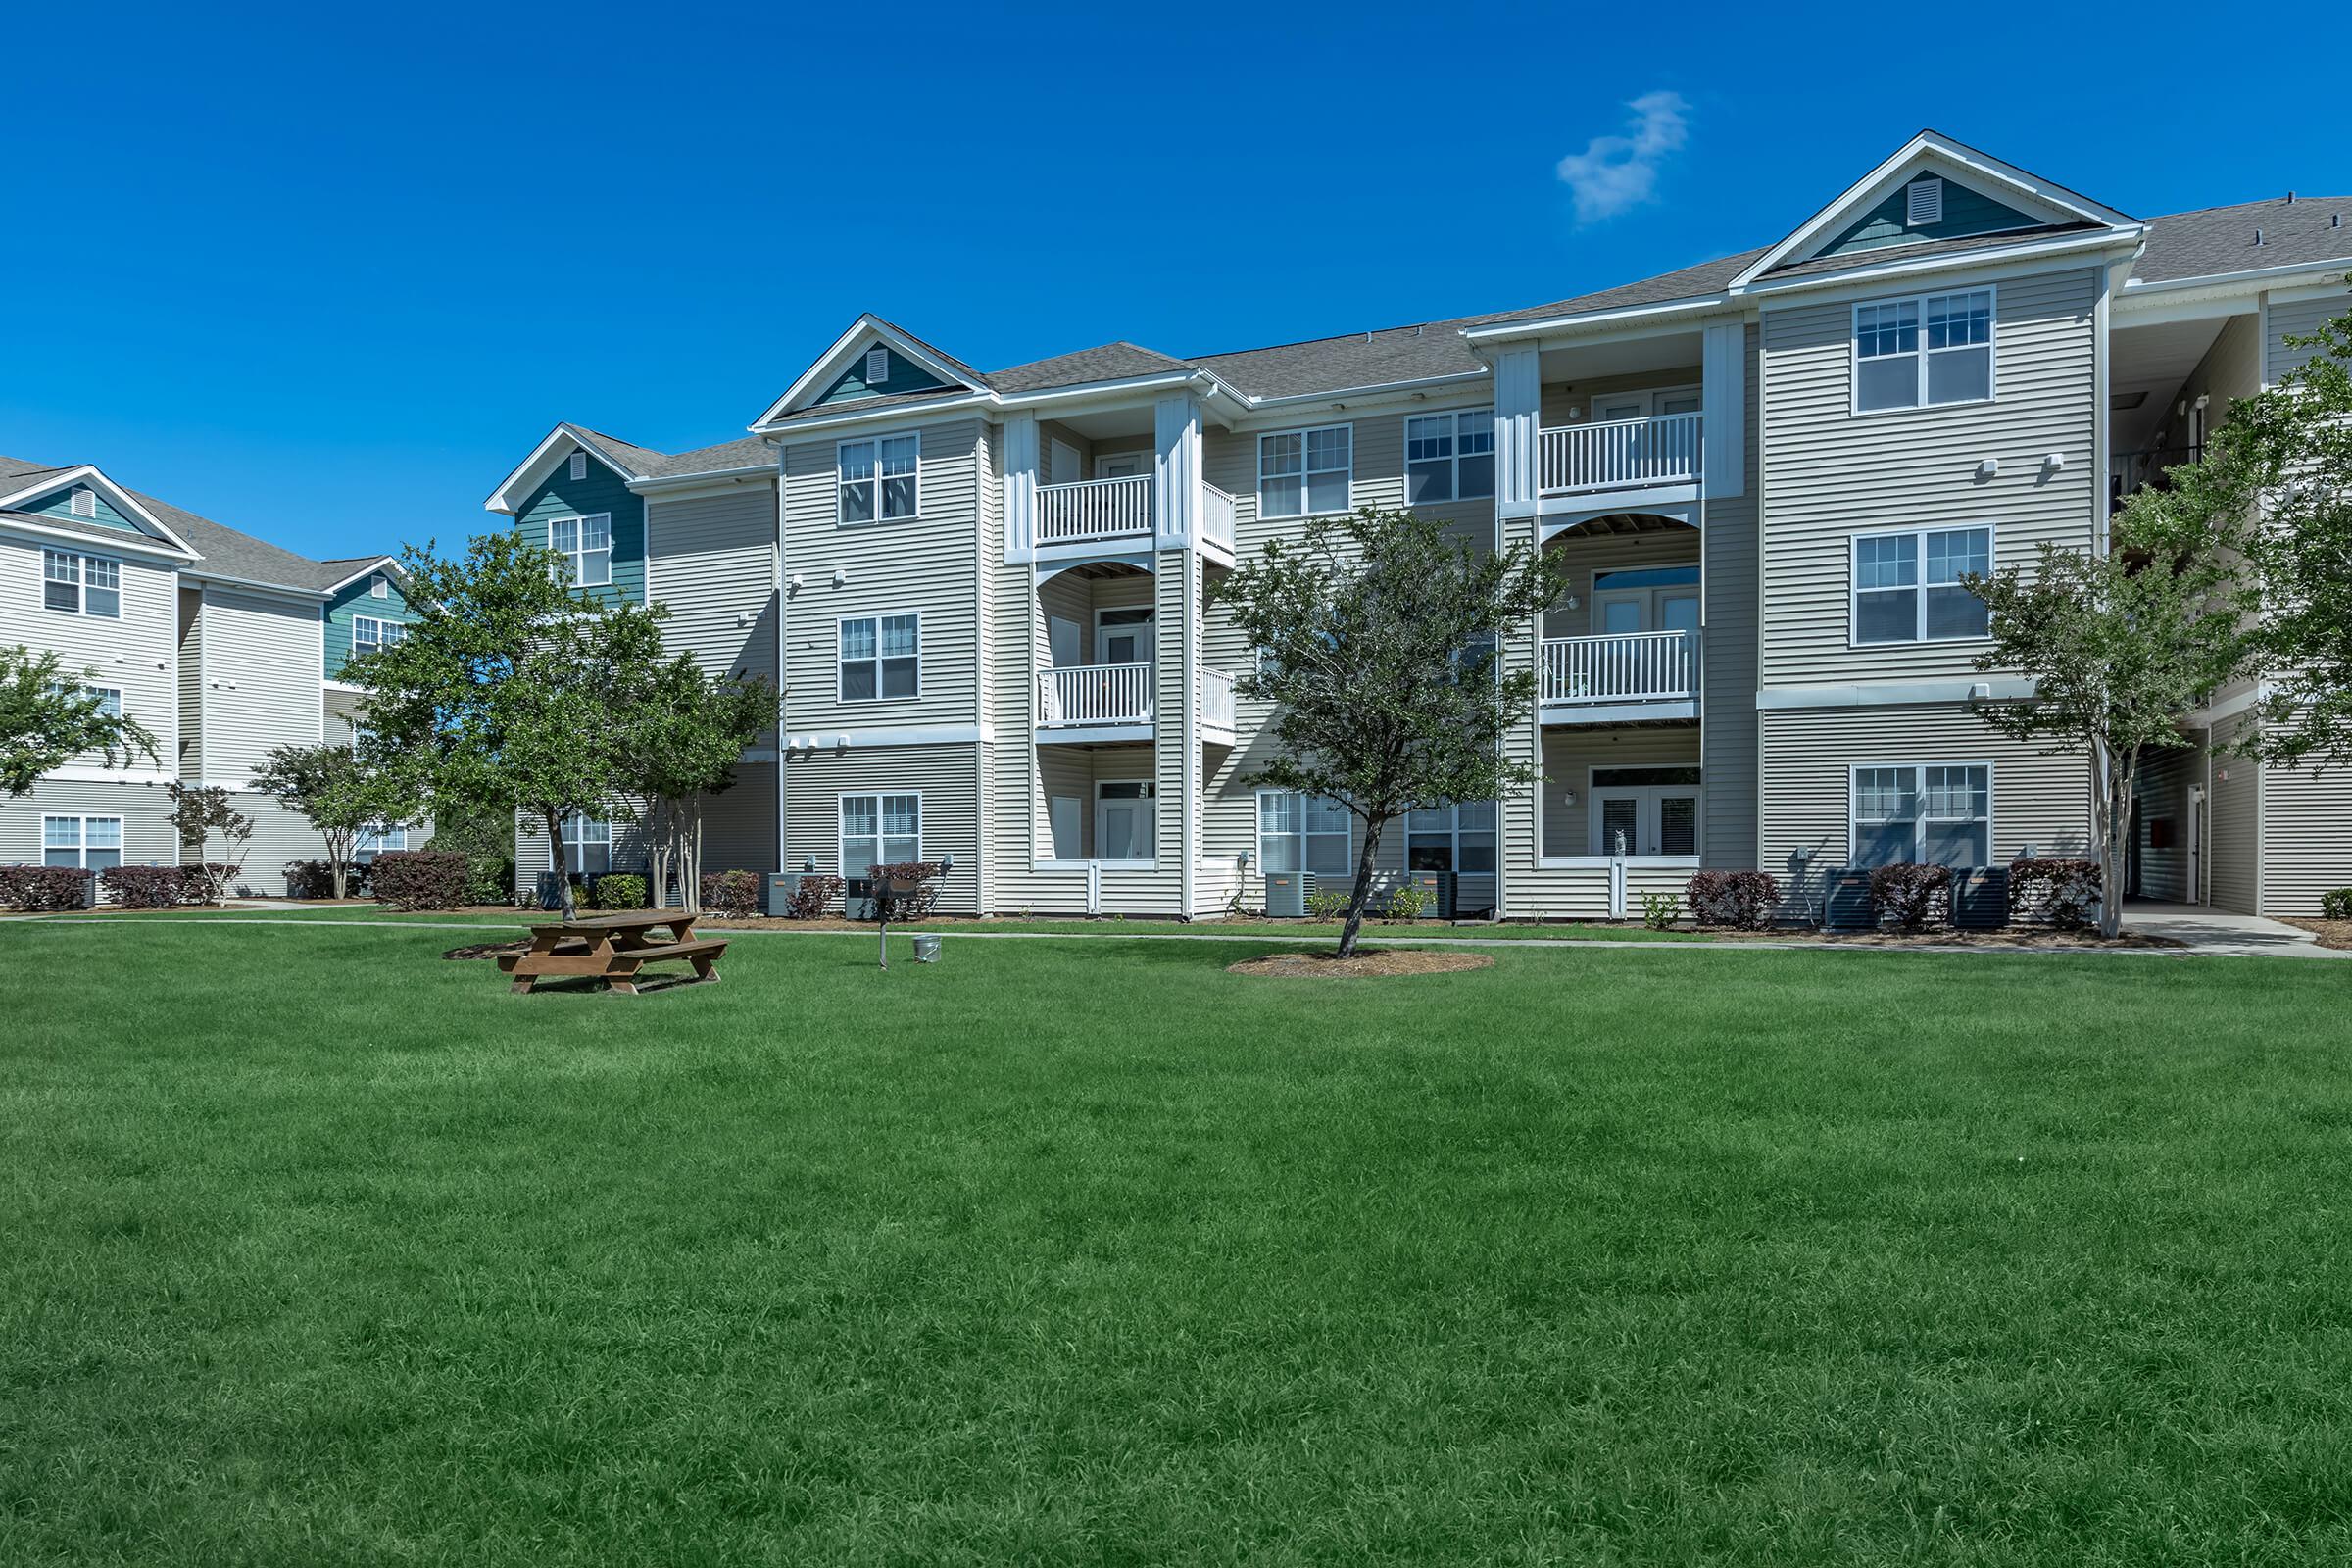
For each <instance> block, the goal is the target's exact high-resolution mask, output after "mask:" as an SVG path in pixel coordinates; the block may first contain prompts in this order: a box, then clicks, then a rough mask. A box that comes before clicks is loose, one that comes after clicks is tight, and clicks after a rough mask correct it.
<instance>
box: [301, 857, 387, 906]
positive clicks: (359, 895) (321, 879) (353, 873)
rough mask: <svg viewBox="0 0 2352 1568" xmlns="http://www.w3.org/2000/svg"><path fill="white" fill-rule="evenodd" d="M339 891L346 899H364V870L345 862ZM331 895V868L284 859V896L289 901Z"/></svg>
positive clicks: (366, 889) (362, 866) (365, 878)
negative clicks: (285, 860) (341, 890)
mask: <svg viewBox="0 0 2352 1568" xmlns="http://www.w3.org/2000/svg"><path fill="white" fill-rule="evenodd" d="M343 892H344V896H345V897H346V898H353V899H364V898H366V897H367V896H368V867H366V866H364V865H360V864H357V863H346V864H345V865H344V867H343ZM334 896H335V868H334V866H333V865H331V864H329V863H328V862H327V861H325V860H288V861H287V862H286V897H287V898H289V899H331V898H333V897H334Z"/></svg>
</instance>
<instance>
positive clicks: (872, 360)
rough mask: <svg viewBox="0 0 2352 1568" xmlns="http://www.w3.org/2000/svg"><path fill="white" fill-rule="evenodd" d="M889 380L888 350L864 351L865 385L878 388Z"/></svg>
mask: <svg viewBox="0 0 2352 1568" xmlns="http://www.w3.org/2000/svg"><path fill="white" fill-rule="evenodd" d="M889 379H890V350H888V349H867V350H866V351H865V384H866V385H867V386H880V385H881V384H882V383H883V382H885V381H887V380H889Z"/></svg>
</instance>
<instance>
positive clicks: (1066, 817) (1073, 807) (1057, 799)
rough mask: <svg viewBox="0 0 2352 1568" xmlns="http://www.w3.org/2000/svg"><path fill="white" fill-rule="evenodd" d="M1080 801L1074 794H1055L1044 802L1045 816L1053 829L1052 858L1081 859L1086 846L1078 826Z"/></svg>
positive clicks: (1083, 856)
mask: <svg viewBox="0 0 2352 1568" xmlns="http://www.w3.org/2000/svg"><path fill="white" fill-rule="evenodd" d="M1079 808H1080V802H1079V799H1078V797H1077V796H1075V795H1056V796H1054V797H1053V798H1052V799H1050V800H1049V801H1047V803H1046V818H1047V820H1048V822H1049V823H1051V824H1052V826H1053V829H1054V858H1055V859H1056V860H1083V859H1084V858H1086V846H1085V844H1084V843H1083V842H1082V841H1081V839H1080V836H1079V832H1078V827H1079V820H1080V819H1079V816H1078V811H1079Z"/></svg>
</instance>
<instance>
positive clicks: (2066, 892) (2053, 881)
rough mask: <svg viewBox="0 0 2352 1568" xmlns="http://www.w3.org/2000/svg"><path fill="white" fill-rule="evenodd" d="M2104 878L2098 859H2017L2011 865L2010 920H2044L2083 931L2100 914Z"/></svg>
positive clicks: (2065, 929)
mask: <svg viewBox="0 0 2352 1568" xmlns="http://www.w3.org/2000/svg"><path fill="white" fill-rule="evenodd" d="M2102 886H2103V880H2102V878H2101V877H2100V875H2099V862H2098V861H2096V860H2014V861H2011V862H2010V866H2009V920H2010V923H2011V924H2013V925H2014V924H2015V923H2017V922H2018V921H2020V920H2043V921H2047V922H2048V923H2049V924H2051V925H2054V926H2056V927H2058V928H2059V929H2060V930H2062V931H2080V930H2082V928H2084V927H2085V926H2089V925H2095V924H2096V923H2097V922H2098V918H2099V895H2100V891H2101V888H2102Z"/></svg>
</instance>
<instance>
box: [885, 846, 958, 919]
mask: <svg viewBox="0 0 2352 1568" xmlns="http://www.w3.org/2000/svg"><path fill="white" fill-rule="evenodd" d="M947 870H948V868H947V867H946V866H945V865H942V864H941V863H940V862H939V861H937V860H900V861H897V862H895V863H893V864H890V865H869V866H867V867H866V868H865V874H866V876H867V877H868V878H870V879H871V880H872V883H873V889H874V912H875V913H876V914H877V915H879V916H881V917H882V918H883V919H886V920H920V919H923V918H924V917H925V916H927V915H929V914H930V912H931V910H932V909H933V908H934V907H937V905H938V904H939V879H940V878H941V877H943V876H945V875H946V874H947ZM893 880H907V881H912V882H913V883H914V885H915V888H914V891H913V892H912V893H902V894H899V895H897V896H896V897H893V896H892V895H891V893H890V892H889V888H890V884H891V882H892V881H893Z"/></svg>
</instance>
